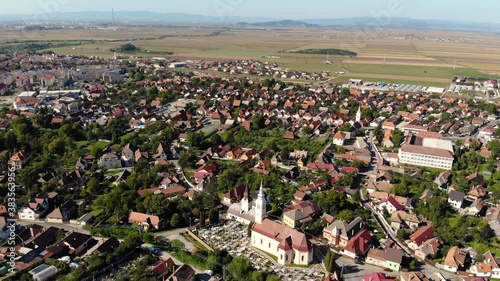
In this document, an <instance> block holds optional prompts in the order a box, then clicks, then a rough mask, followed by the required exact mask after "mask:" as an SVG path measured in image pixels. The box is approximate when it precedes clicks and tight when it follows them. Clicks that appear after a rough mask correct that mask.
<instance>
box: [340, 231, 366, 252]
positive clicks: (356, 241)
mask: <svg viewBox="0 0 500 281" xmlns="http://www.w3.org/2000/svg"><path fill="white" fill-rule="evenodd" d="M371 245H372V236H371V234H370V233H369V232H368V230H366V229H364V230H362V231H360V232H359V233H358V234H356V236H354V237H353V238H351V239H350V240H349V241H348V242H347V245H346V246H345V247H344V250H343V251H342V254H343V255H345V256H347V257H350V258H353V259H356V258H359V257H362V256H365V255H366V254H367V253H368V250H370V247H371Z"/></svg>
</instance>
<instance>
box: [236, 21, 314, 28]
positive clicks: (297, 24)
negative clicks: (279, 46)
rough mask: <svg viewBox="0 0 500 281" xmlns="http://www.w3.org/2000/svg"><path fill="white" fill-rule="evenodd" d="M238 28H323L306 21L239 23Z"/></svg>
mask: <svg viewBox="0 0 500 281" xmlns="http://www.w3.org/2000/svg"><path fill="white" fill-rule="evenodd" d="M236 25H237V26H247V27H248V26H253V27H307V28H318V27H321V25H319V24H310V23H307V22H304V21H295V20H282V21H267V22H254V23H248V22H239V23H237V24H236Z"/></svg>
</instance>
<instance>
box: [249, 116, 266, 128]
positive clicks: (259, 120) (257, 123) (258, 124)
mask: <svg viewBox="0 0 500 281" xmlns="http://www.w3.org/2000/svg"><path fill="white" fill-rule="evenodd" d="M265 123H266V118H264V116H262V115H257V114H256V115H254V116H252V128H253V129H255V130H259V129H263V128H265V127H266V124H265Z"/></svg>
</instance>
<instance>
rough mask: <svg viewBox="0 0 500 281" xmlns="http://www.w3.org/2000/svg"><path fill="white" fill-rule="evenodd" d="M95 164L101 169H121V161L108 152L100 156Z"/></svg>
mask: <svg viewBox="0 0 500 281" xmlns="http://www.w3.org/2000/svg"><path fill="white" fill-rule="evenodd" d="M97 164H98V165H99V167H101V168H106V169H116V168H121V167H122V160H121V159H120V158H119V157H118V156H117V155H116V154H114V153H112V152H109V153H106V154H104V155H103V156H101V158H99V161H98V163H97Z"/></svg>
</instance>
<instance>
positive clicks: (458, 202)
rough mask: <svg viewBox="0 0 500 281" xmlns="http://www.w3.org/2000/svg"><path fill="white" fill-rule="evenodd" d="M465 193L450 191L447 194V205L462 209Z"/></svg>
mask: <svg viewBox="0 0 500 281" xmlns="http://www.w3.org/2000/svg"><path fill="white" fill-rule="evenodd" d="M464 199H465V193H463V192H460V191H456V190H452V191H450V194H448V204H449V205H450V206H452V207H453V208H455V209H460V208H462V204H463V203H464Z"/></svg>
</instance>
